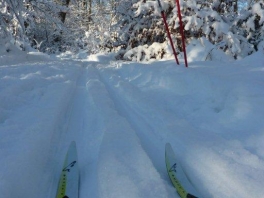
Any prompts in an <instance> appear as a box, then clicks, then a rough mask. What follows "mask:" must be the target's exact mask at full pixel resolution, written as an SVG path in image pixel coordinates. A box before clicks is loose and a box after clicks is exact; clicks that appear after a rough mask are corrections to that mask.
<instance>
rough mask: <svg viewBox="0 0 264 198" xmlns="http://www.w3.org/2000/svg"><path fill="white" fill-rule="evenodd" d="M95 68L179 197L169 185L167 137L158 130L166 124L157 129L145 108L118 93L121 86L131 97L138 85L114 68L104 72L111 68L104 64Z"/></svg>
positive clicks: (159, 170) (144, 104) (116, 105)
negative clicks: (166, 164)
mask: <svg viewBox="0 0 264 198" xmlns="http://www.w3.org/2000/svg"><path fill="white" fill-rule="evenodd" d="M95 68H96V70H97V73H98V75H99V78H100V81H101V82H102V83H103V84H104V86H105V87H106V89H107V92H108V94H109V97H110V98H111V100H112V101H113V102H114V104H115V110H116V111H117V112H118V114H119V115H120V116H122V117H123V118H124V119H125V120H126V121H127V122H128V123H129V125H130V127H131V128H132V130H133V132H134V134H135V135H136V137H137V138H138V140H139V141H140V143H141V146H142V148H143V150H144V152H145V153H146V154H147V156H148V158H149V159H150V160H151V162H152V165H153V167H154V168H155V169H156V171H157V172H158V173H159V175H160V178H161V179H162V180H163V182H165V183H166V189H167V192H168V193H169V194H170V196H173V197H178V195H177V193H176V192H175V189H174V188H169V187H168V186H170V184H171V182H170V179H169V178H168V175H167V171H166V167H165V156H164V145H165V143H166V142H165V137H162V136H161V135H160V134H158V133H157V131H159V130H165V128H164V126H163V125H161V126H159V129H155V128H154V127H153V126H151V124H150V123H153V121H150V120H148V119H149V118H148V117H146V116H145V113H144V110H143V111H140V107H138V108H135V109H133V108H132V107H131V106H130V105H129V101H127V99H126V98H125V97H123V95H122V94H120V93H118V90H120V88H121V89H122V90H126V92H125V94H127V96H129V97H130V96H131V93H129V92H130V91H131V90H132V92H133V93H134V92H140V90H139V88H138V87H136V86H135V85H133V84H132V83H130V82H128V81H127V80H125V79H122V78H121V76H119V75H118V73H114V72H113V70H112V69H111V74H108V72H109V71H108V72H104V71H105V70H109V68H105V67H104V66H100V65H99V66H97V67H95ZM105 73H107V74H105ZM113 79H114V80H113ZM122 85H123V87H122ZM126 88H128V89H126ZM117 89H118V90H117ZM122 93H123V92H122ZM135 95H136V96H137V95H140V94H135ZM131 99H132V101H133V100H137V102H139V103H140V104H143V106H147V107H148V109H147V110H150V109H152V110H153V109H155V107H154V106H150V105H149V104H148V103H147V101H145V100H144V98H143V99H142V98H139V99H135V98H131ZM132 104H136V103H132ZM155 115H159V114H157V113H155ZM148 116H150V117H151V115H148ZM152 119H153V118H152ZM156 119H158V122H159V121H161V122H162V118H156ZM148 133H155V137H157V138H156V139H152V140H150V139H148V138H149V136H148ZM165 136H166V135H165ZM152 137H153V135H152ZM147 141H148V142H147ZM149 141H151V142H152V143H151V144H150V143H149ZM157 155H158V156H159V159H161V160H154V159H155V158H156V159H157ZM167 184H169V185H167Z"/></svg>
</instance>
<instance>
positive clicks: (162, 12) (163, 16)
mask: <svg viewBox="0 0 264 198" xmlns="http://www.w3.org/2000/svg"><path fill="white" fill-rule="evenodd" d="M158 4H159V7H160V10H161V12H160V13H161V16H162V19H163V21H164V24H165V28H166V31H167V35H168V38H169V40H170V44H171V48H172V51H173V54H174V57H175V60H176V63H177V64H178V65H179V61H178V58H177V54H176V51H175V48H174V44H173V42H172V39H171V34H170V31H169V27H168V24H167V21H166V16H165V13H164V11H163V9H162V6H161V3H160V0H158Z"/></svg>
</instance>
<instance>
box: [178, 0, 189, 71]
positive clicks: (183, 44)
mask: <svg viewBox="0 0 264 198" xmlns="http://www.w3.org/2000/svg"><path fill="white" fill-rule="evenodd" d="M176 4H177V8H178V17H179V21H180V33H181V37H182V48H183V54H184V61H185V66H186V67H188V62H187V55H186V49H185V41H184V31H183V25H182V16H181V9H180V3H179V0H176Z"/></svg>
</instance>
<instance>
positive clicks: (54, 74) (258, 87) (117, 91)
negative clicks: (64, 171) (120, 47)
mask: <svg viewBox="0 0 264 198" xmlns="http://www.w3.org/2000/svg"><path fill="white" fill-rule="evenodd" d="M0 48H1V47H0ZM203 49H204V51H206V53H204V54H202V52H203ZM209 51H211V52H213V51H214V52H215V54H211V56H212V57H215V58H212V60H213V61H204V60H205V59H204V58H205V57H206V55H207V54H208V53H207V52H209ZM213 51H212V46H210V45H209V44H208V43H206V41H205V40H204V41H203V46H202V45H200V44H199V42H193V43H192V47H191V45H190V46H189V47H188V54H189V56H190V57H191V59H189V68H185V67H184V65H183V60H182V59H180V62H181V65H180V66H177V65H175V61H174V60H163V61H156V62H146V63H144V64H143V63H135V62H120V61H114V60H113V55H107V54H98V55H91V56H89V57H86V58H85V59H79V58H80V57H82V58H84V57H85V55H84V53H82V55H81V56H76V57H77V59H75V60H74V59H71V58H70V55H69V54H66V55H63V56H61V57H51V56H48V55H44V54H41V53H36V52H32V53H26V52H21V51H19V50H16V49H15V48H12V46H11V51H10V52H6V51H5V50H4V49H3V48H2V49H0V52H1V53H0V60H1V63H0V156H1V158H0V163H1V171H0V192H1V197H4V198H13V197H20V198H28V197H39V198H44V197H45V198H46V197H55V194H56V187H57V183H58V180H59V175H60V169H61V167H62V164H63V160H64V157H65V153H66V152H67V149H68V146H69V144H70V143H71V141H72V140H75V141H76V143H77V150H78V158H79V169H80V198H84V197H87V196H88V195H89V197H99V198H100V197H103V198H108V197H109V198H110V197H116V198H118V197H120V198H121V197H130V198H138V197H142V198H145V197H157V198H160V197H177V194H176V191H175V189H174V188H173V187H172V185H171V183H170V181H169V178H168V176H167V173H166V169H165V163H164V147H165V144H166V142H170V143H171V145H172V147H173V149H174V151H175V153H176V155H177V157H178V158H179V159H180V161H181V163H182V165H183V167H184V169H185V171H186V172H187V173H188V176H189V178H190V179H191V181H192V183H193V184H194V186H195V187H196V188H197V190H198V191H199V192H200V194H201V195H202V196H203V197H204V198H207V197H208V198H209V197H216V198H218V197H219V198H222V197H227V198H233V197H234V198H235V197H241V198H248V197H262V195H263V194H264V189H263V185H264V182H263V178H264V168H263V167H264V152H263V151H264V124H263V112H264V93H263V85H264V80H263V72H264V58H263V55H264V54H263V53H264V51H263V50H259V51H258V52H256V53H254V54H252V55H251V56H248V57H246V58H245V59H242V60H237V61H232V62H231V61H228V59H227V58H226V57H224V55H223V54H220V53H218V52H217V50H216V49H214V50H213ZM195 54H196V55H195ZM197 54H200V55H197ZM201 56H203V58H201ZM216 56H222V58H219V57H218V58H216ZM207 60H208V59H207ZM224 60H226V61H224Z"/></svg>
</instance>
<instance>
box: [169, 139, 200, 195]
mask: <svg viewBox="0 0 264 198" xmlns="http://www.w3.org/2000/svg"><path fill="white" fill-rule="evenodd" d="M165 163H166V168H167V172H168V175H169V177H170V180H171V182H172V184H173V186H174V187H175V188H176V190H177V192H178V194H179V195H180V197H181V198H198V193H197V191H196V190H195V189H194V187H193V186H192V184H191V183H190V181H189V179H188V177H187V175H186V173H185V172H184V170H183V169H182V166H181V164H180V162H179V160H177V158H176V156H175V153H174V151H173V149H172V147H171V145H170V143H166V145H165ZM199 198H201V196H199Z"/></svg>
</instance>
